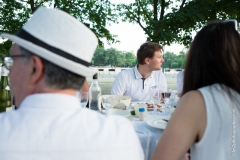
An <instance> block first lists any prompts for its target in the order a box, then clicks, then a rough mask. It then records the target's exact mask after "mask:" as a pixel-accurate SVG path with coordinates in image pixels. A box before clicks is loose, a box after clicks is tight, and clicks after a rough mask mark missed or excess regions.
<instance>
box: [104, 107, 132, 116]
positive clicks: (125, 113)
mask: <svg viewBox="0 0 240 160" xmlns="http://www.w3.org/2000/svg"><path fill="white" fill-rule="evenodd" d="M108 114H114V115H119V116H123V117H129V116H130V115H131V114H130V112H129V111H128V110H121V109H114V108H113V109H109V110H108Z"/></svg>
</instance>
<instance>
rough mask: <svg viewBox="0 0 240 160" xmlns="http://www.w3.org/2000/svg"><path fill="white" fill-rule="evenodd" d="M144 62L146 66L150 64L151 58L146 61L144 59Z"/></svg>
mask: <svg viewBox="0 0 240 160" xmlns="http://www.w3.org/2000/svg"><path fill="white" fill-rule="evenodd" d="M144 62H145V64H148V65H149V64H150V58H149V57H146V58H145V59H144Z"/></svg>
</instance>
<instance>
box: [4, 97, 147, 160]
mask: <svg viewBox="0 0 240 160" xmlns="http://www.w3.org/2000/svg"><path fill="white" fill-rule="evenodd" d="M0 159H14V160H27V159H34V160H79V159H81V160H107V159H114V160H133V159H134V160H135V159H137V160H142V159H144V154H143V151H142V147H141V144H140V142H139V138H138V136H137V134H136V132H135V130H134V128H133V125H132V124H131V122H130V121H129V120H128V119H126V118H123V117H119V116H105V115H102V114H100V113H98V112H96V111H91V110H89V109H87V108H82V107H81V105H80V102H79V101H78V99H77V97H74V96H70V95H66V94H34V95H30V96H28V97H26V98H25V99H24V101H23V102H22V104H21V106H20V108H19V109H18V110H15V111H11V112H7V113H3V114H0Z"/></svg>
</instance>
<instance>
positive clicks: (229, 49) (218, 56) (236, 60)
mask: <svg viewBox="0 0 240 160" xmlns="http://www.w3.org/2000/svg"><path fill="white" fill-rule="evenodd" d="M215 83H218V84H221V85H226V86H228V87H230V88H232V89H233V90H235V91H236V92H238V93H239V94H240V36H239V33H238V32H237V31H236V30H235V28H233V27H231V26H229V25H228V24H226V23H224V22H213V23H210V24H208V25H207V26H205V27H203V28H202V29H201V30H200V31H199V32H198V33H197V35H196V37H195V38H194V40H193V42H192V44H191V46H190V50H189V52H188V55H187V61H186V66H185V73H184V85H183V94H185V93H187V92H188V91H191V90H197V89H199V88H201V87H204V86H209V85H212V84H215Z"/></svg>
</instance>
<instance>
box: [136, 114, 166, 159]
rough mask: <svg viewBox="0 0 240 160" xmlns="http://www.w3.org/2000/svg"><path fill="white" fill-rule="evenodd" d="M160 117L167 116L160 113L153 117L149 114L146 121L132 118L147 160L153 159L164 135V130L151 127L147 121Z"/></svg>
mask: <svg viewBox="0 0 240 160" xmlns="http://www.w3.org/2000/svg"><path fill="white" fill-rule="evenodd" d="M159 116H167V115H166V114H160V112H158V114H157V115H152V114H151V113H148V114H147V116H146V118H145V120H144V121H139V120H138V119H137V118H133V117H132V119H133V121H132V124H133V126H134V128H135V131H136V132H137V135H138V137H139V139H140V142H141V145H142V148H143V151H144V155H145V160H149V159H150V158H151V156H152V153H153V151H154V149H155V147H156V145H157V143H158V141H159V139H160V137H161V136H162V133H163V130H162V129H158V128H154V127H151V126H149V125H148V124H147V123H146V121H147V120H149V119H151V118H154V117H159Z"/></svg>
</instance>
